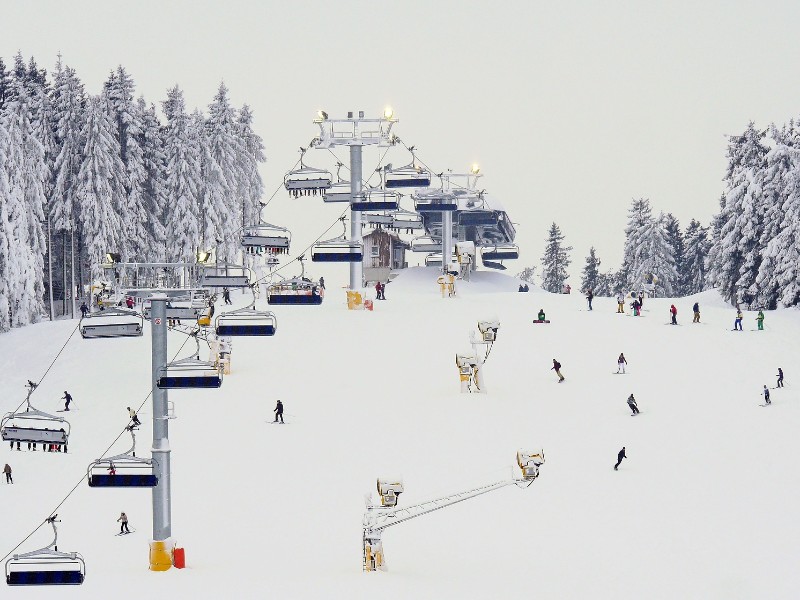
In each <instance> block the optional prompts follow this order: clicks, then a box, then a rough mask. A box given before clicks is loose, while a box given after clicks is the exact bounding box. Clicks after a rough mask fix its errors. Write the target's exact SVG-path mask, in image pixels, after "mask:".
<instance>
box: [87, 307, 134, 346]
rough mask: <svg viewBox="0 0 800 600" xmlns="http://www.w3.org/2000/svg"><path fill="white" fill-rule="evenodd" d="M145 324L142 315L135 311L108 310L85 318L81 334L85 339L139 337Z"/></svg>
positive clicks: (122, 309)
mask: <svg viewBox="0 0 800 600" xmlns="http://www.w3.org/2000/svg"><path fill="white" fill-rule="evenodd" d="M143 322H144V321H143V317H142V315H141V314H140V313H137V312H135V311H132V310H127V309H124V308H116V307H114V308H107V309H105V310H100V311H97V312H94V313H90V314H88V315H86V316H85V317H83V318H82V319H81V321H80V332H81V337H82V338H84V339H93V338H115V337H138V336H140V335H142V333H143V331H142V329H143Z"/></svg>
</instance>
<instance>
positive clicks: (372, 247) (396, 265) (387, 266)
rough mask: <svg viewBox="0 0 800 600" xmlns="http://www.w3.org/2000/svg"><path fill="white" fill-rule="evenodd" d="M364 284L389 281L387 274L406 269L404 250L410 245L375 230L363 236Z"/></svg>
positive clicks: (395, 236) (394, 235)
mask: <svg viewBox="0 0 800 600" xmlns="http://www.w3.org/2000/svg"><path fill="white" fill-rule="evenodd" d="M363 240H364V282H365V283H366V284H367V285H369V284H370V283H374V282H376V281H389V273H390V272H391V271H393V270H396V269H405V268H406V267H408V263H407V262H406V250H408V249H409V247H410V244H409V243H407V242H404V241H403V240H401V239H400V237H399V236H398V235H397V234H394V233H390V232H388V231H386V230H384V229H380V228H379V229H375V230H374V231H372V232H370V233H368V234H367V235H365V236H364V238H363Z"/></svg>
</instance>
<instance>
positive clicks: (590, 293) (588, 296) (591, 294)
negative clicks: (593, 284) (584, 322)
mask: <svg viewBox="0 0 800 600" xmlns="http://www.w3.org/2000/svg"><path fill="white" fill-rule="evenodd" d="M593 298H594V292H593V291H592V289H591V288H589V290H588V291H587V292H586V300H587V301H588V302H589V310H592V299H593Z"/></svg>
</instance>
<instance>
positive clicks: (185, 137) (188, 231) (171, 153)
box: [162, 86, 202, 262]
mask: <svg viewBox="0 0 800 600" xmlns="http://www.w3.org/2000/svg"><path fill="white" fill-rule="evenodd" d="M162 105H163V108H164V114H165V115H166V117H167V121H168V124H167V126H166V131H165V134H164V151H165V154H166V159H167V179H166V192H167V198H168V199H169V202H168V204H167V206H168V209H167V218H166V228H167V231H169V233H170V235H169V237H168V239H167V260H168V261H176V262H180V261H186V262H193V261H194V260H195V256H196V253H197V251H198V249H200V218H199V213H200V200H199V197H198V192H199V188H200V183H201V179H202V172H201V168H200V150H201V149H200V144H199V142H198V140H197V134H196V132H192V130H191V129H192V125H191V123H190V118H189V115H187V114H186V106H185V103H184V99H183V92H182V91H181V89H180V88H179V87H178V86H175V87H174V88H172V89H170V90H168V91H167V99H166V100H165V101H164V102H163V103H162Z"/></svg>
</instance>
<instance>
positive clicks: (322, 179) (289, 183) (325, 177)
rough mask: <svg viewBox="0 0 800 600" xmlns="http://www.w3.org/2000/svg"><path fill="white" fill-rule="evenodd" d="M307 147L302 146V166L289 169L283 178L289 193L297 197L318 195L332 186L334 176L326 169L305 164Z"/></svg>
mask: <svg viewBox="0 0 800 600" xmlns="http://www.w3.org/2000/svg"><path fill="white" fill-rule="evenodd" d="M305 153H306V149H305V148H300V168H299V169H295V170H293V171H289V172H288V173H287V174H286V176H285V177H284V178H283V185H284V186H285V187H286V189H287V190H288V191H289V193H290V194H291V195H292V196H293V197H295V198H297V197H299V196H311V195H314V196H316V195H317V192H323V191H324V190H327V189H328V188H330V187H331V183H332V182H333V176H332V175H331V173H330V171H327V170H325V169H315V168H314V167H307V166H305V164H303V155H305Z"/></svg>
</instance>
